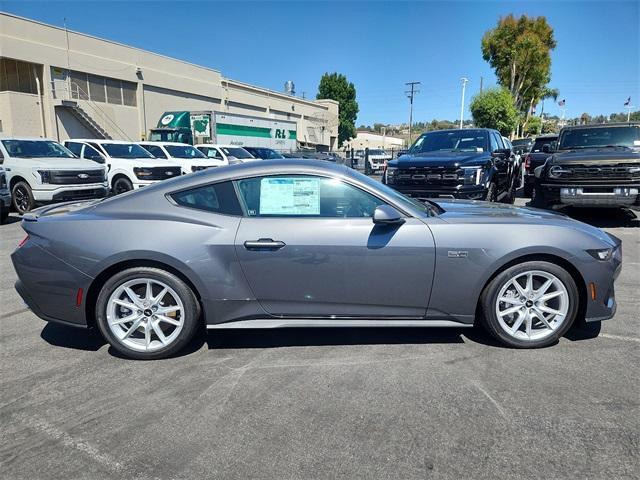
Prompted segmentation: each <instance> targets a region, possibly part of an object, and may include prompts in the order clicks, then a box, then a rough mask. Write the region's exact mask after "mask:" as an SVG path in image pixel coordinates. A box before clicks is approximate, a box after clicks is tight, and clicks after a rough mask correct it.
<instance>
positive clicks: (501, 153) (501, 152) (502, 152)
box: [493, 148, 511, 158]
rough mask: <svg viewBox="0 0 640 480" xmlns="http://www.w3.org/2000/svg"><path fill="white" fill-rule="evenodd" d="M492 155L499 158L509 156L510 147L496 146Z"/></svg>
mask: <svg viewBox="0 0 640 480" xmlns="http://www.w3.org/2000/svg"><path fill="white" fill-rule="evenodd" d="M493 156H494V157H499V158H509V157H510V156H511V149H509V148H496V149H495V150H494V151H493Z"/></svg>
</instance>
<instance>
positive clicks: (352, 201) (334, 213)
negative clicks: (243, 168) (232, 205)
mask: <svg viewBox="0 0 640 480" xmlns="http://www.w3.org/2000/svg"><path fill="white" fill-rule="evenodd" d="M237 184H238V190H239V191H240V195H241V197H242V198H241V200H242V201H243V202H244V205H245V208H246V212H247V214H248V215H249V216H250V217H312V218H313V217H318V218H366V217H372V216H373V213H374V211H375V209H376V207H377V206H379V205H383V204H384V202H383V201H382V200H380V199H378V198H377V197H374V196H373V195H370V194H369V193H367V192H365V191H363V190H360V189H359V188H356V187H354V186H352V185H349V184H347V183H343V182H341V181H339V180H335V179H331V178H325V177H315V176H305V175H287V176H273V177H255V178H248V179H244V180H238V181H237Z"/></svg>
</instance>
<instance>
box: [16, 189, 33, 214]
mask: <svg viewBox="0 0 640 480" xmlns="http://www.w3.org/2000/svg"><path fill="white" fill-rule="evenodd" d="M13 196H14V202H15V206H16V210H18V213H21V214H22V213H25V212H27V211H28V210H29V193H28V192H26V191H25V190H24V188H22V187H18V188H16V189H15V190H14V191H13Z"/></svg>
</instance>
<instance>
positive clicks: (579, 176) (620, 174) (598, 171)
mask: <svg viewBox="0 0 640 480" xmlns="http://www.w3.org/2000/svg"><path fill="white" fill-rule="evenodd" d="M554 169H555V171H556V172H557V173H556V174H555V175H554V176H553V177H552V178H556V179H558V178H560V179H566V180H583V179H584V180H615V179H620V180H640V163H631V164H620V165H557V166H553V167H551V171H554Z"/></svg>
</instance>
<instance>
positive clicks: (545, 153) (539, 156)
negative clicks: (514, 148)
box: [523, 133, 558, 198]
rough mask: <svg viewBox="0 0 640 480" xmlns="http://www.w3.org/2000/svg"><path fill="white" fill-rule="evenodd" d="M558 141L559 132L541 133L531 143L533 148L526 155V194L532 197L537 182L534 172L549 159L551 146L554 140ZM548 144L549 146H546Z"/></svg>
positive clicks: (524, 157)
mask: <svg viewBox="0 0 640 480" xmlns="http://www.w3.org/2000/svg"><path fill="white" fill-rule="evenodd" d="M557 141H558V134H557V133H552V134H546V135H540V136H539V137H536V139H535V141H534V142H533V144H532V145H531V149H530V150H529V151H527V152H526V153H525V154H524V156H523V159H524V196H525V197H529V198H530V197H531V195H532V194H533V185H534V183H535V180H536V178H535V176H534V174H533V172H535V170H536V168H538V167H539V166H540V165H544V162H546V161H547V158H549V156H550V155H551V154H550V153H549V148H548V147H549V146H550V145H551V144H553V143H554V142H557ZM545 145H547V148H545Z"/></svg>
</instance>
